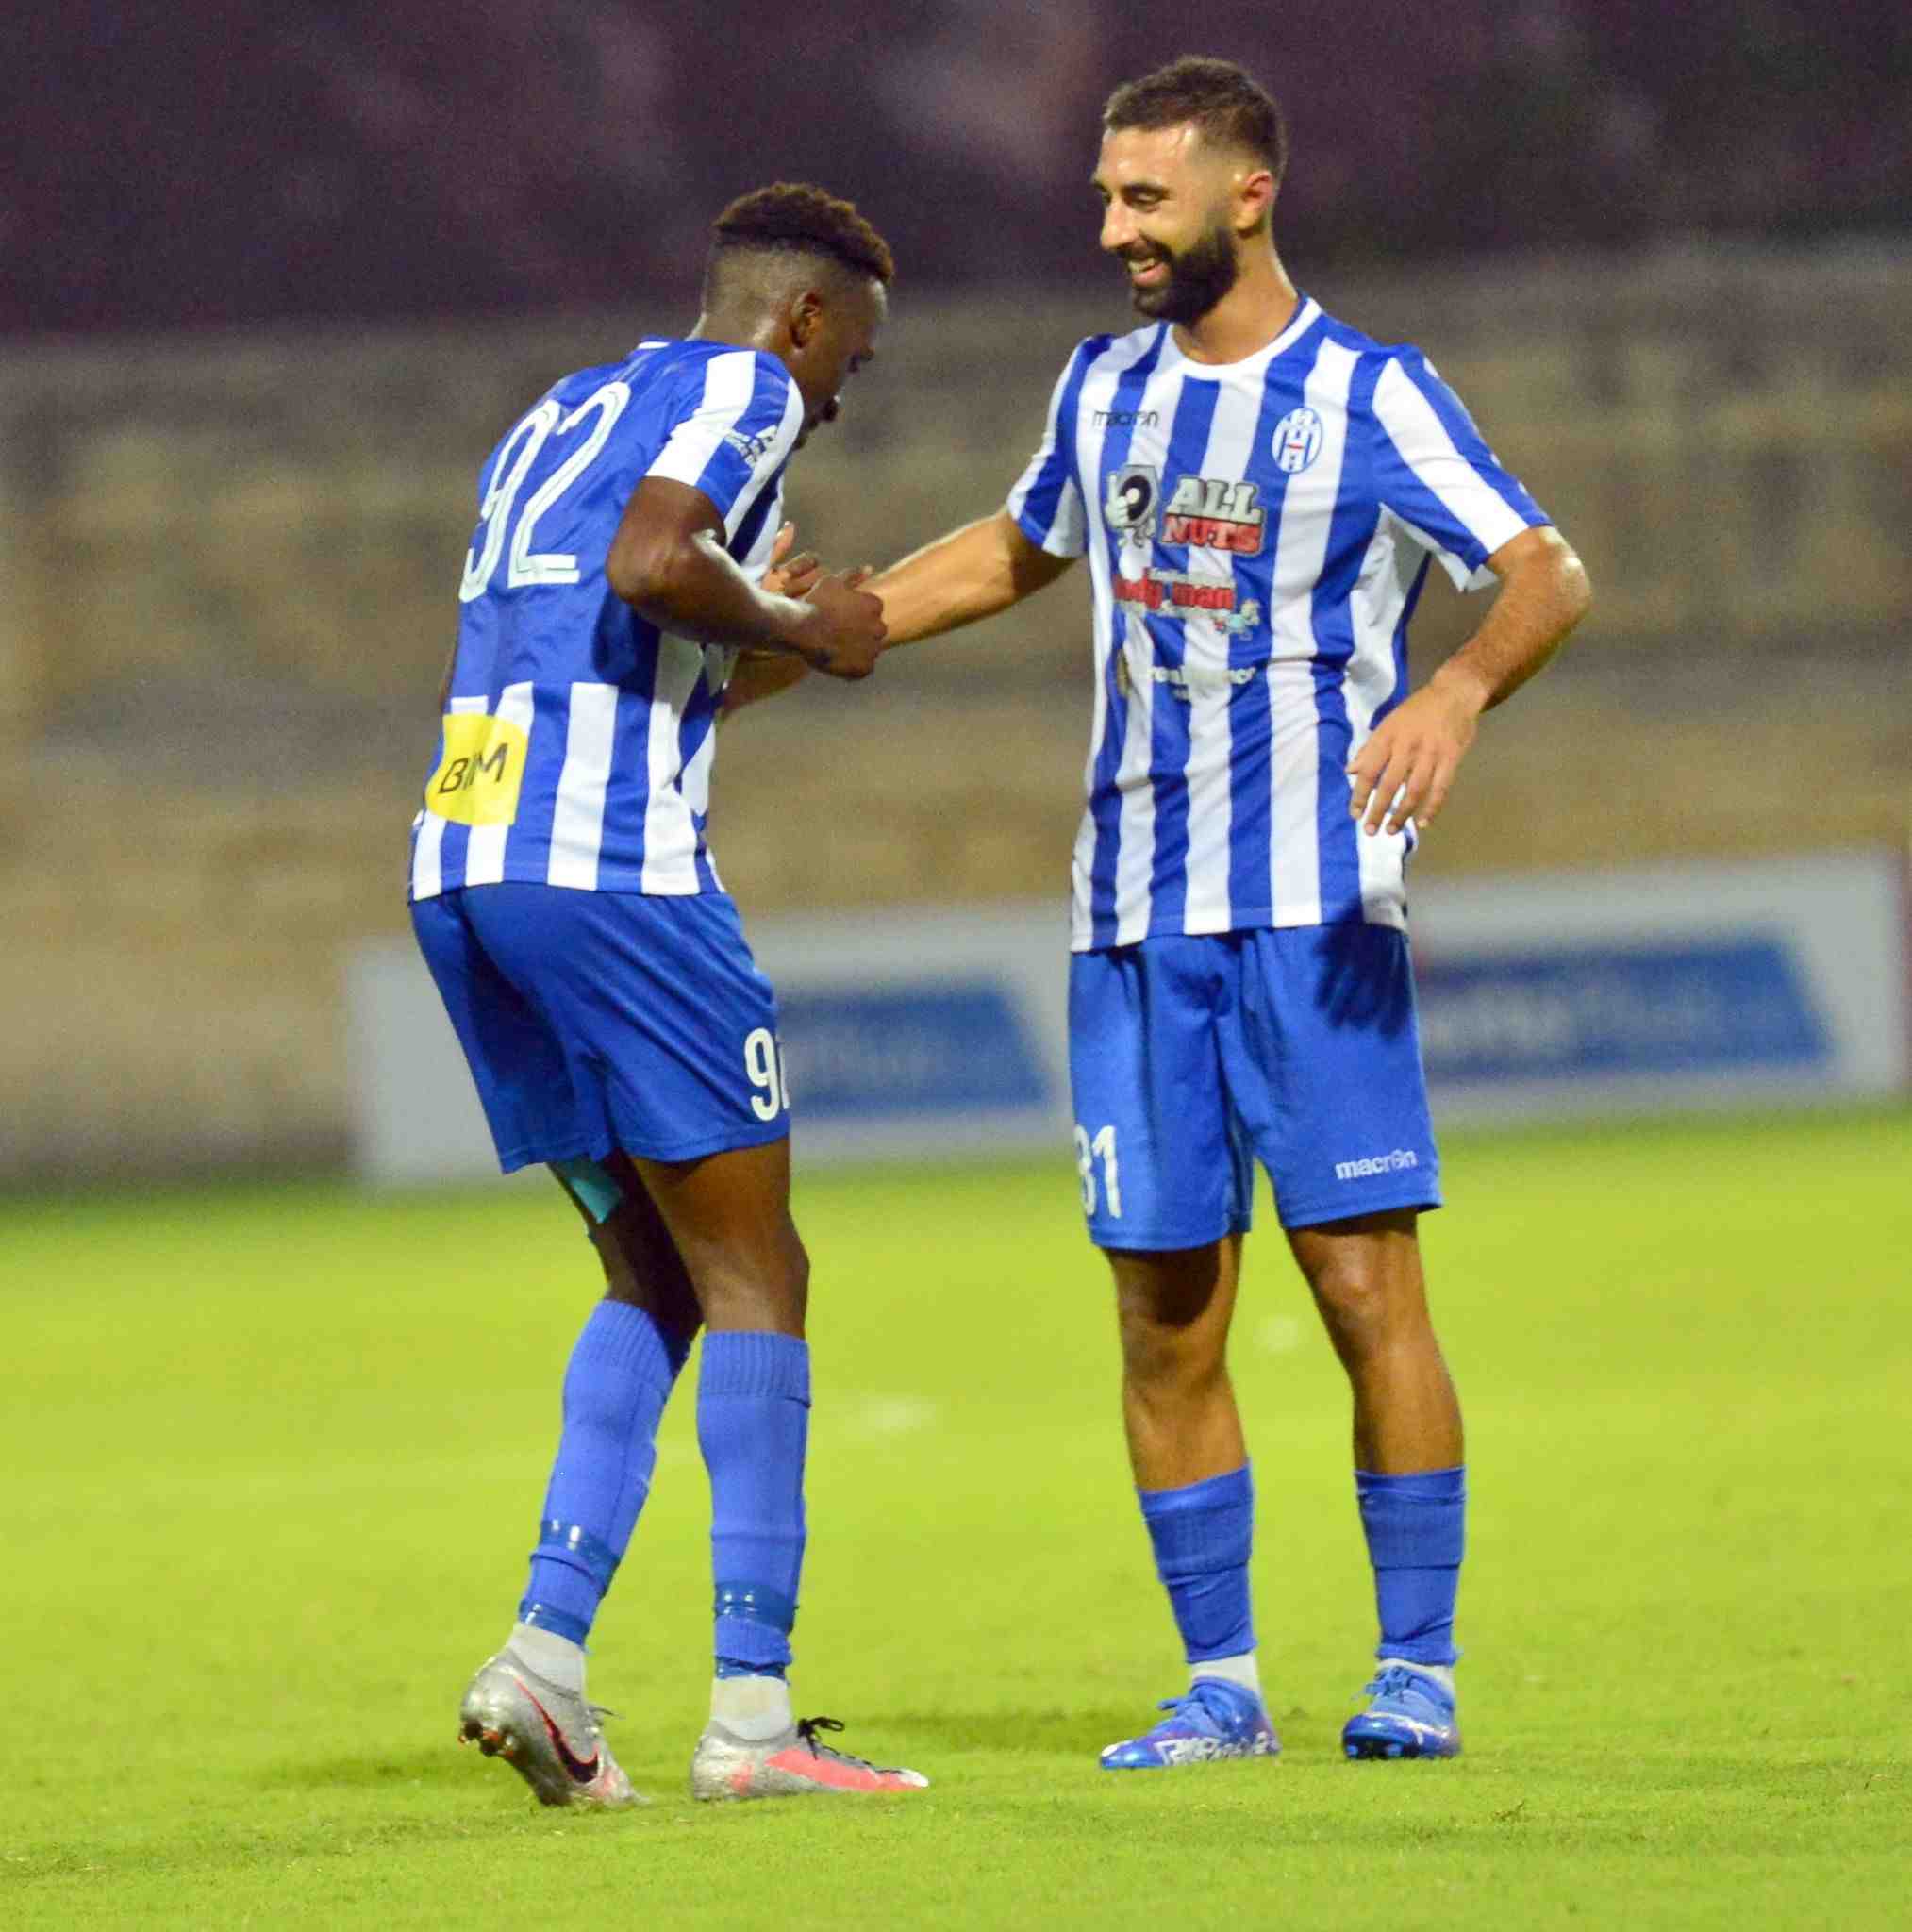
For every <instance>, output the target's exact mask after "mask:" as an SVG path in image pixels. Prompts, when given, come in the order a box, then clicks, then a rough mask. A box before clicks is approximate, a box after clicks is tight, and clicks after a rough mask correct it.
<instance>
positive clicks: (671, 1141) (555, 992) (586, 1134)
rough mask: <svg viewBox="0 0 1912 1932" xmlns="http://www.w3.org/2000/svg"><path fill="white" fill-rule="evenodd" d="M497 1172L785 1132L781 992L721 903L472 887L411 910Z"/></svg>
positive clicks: (692, 1155) (689, 1153) (679, 1155)
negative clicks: (494, 1150) (466, 1066)
mask: <svg viewBox="0 0 1912 1932" xmlns="http://www.w3.org/2000/svg"><path fill="white" fill-rule="evenodd" d="M411 920H412V929H413V930H414V931H415V932H416V933H417V934H418V943H419V948H420V950H421V951H422V952H423V953H424V959H425V964H426V965H427V966H429V967H430V968H431V975H432V977H433V979H435V980H436V981H437V982H438V989H439V992H440V994H441V996H442V998H443V1000H444V1003H445V1010H446V1012H447V1013H449V1014H450V1015H451V1022H452V1026H453V1028H454V1030H455V1031H456V1032H457V1036H458V1043H459V1044H460V1045H461V1046H462V1047H463V1048H464V1050H465V1058H466V1059H467V1060H468V1061H470V1063H471V1068H472V1078H473V1079H474V1081H476V1082H477V1087H478V1098H479V1099H480V1100H481V1101H482V1102H483V1103H484V1108H485V1118H486V1119H487V1120H488V1121H489V1122H490V1127H491V1138H492V1140H493V1141H496V1143H497V1147H498V1162H499V1165H500V1166H501V1167H503V1168H504V1169H505V1171H506V1172H507V1173H509V1172H510V1171H511V1169H513V1168H517V1167H526V1166H529V1165H530V1164H531V1163H532V1162H533V1161H538V1160H546V1161H558V1160H576V1159H581V1158H589V1159H592V1160H602V1159H604V1158H606V1156H607V1155H609V1154H610V1153H612V1152H613V1151H616V1150H622V1151H623V1152H624V1153H626V1154H641V1155H644V1156H646V1157H647V1158H650V1159H652V1160H695V1159H698V1158H701V1157H702V1156H704V1155H707V1154H716V1153H720V1152H722V1151H723V1149H725V1148H731V1147H756V1146H760V1145H761V1144H762V1143H763V1142H765V1141H776V1140H781V1139H782V1138H783V1136H784V1135H785V1134H787V1133H788V1132H789V1131H790V1109H789V1104H788V1101H787V1099H786V1096H785V1091H784V1076H783V1053H782V1049H781V1046H780V1044H779V1042H778V1040H777V1016H776V996H775V995H774V994H773V992H772V991H771V988H770V982H769V980H767V979H766V978H765V977H764V976H763V974H761V973H759V972H758V971H757V970H756V961H755V960H754V959H753V958H751V956H750V947H749V945H748V944H747V943H746V942H745V941H744V937H743V926H742V924H741V922H740V920H739V919H738V916H737V907H736V905H735V904H734V903H733V902H732V901H731V900H730V899H729V898H728V897H727V896H726V895H724V894H723V893H711V892H705V893H699V894H696V895H695V896H684V897H665V896H662V895H660V894H647V893H641V892H581V891H574V890H572V889H571V888H569V887H565V886H544V885H532V884H521V883H515V882H512V881H509V880H507V881H506V882H505V883H503V884H500V885H491V886H471V887H466V888H464V889H463V890H460V891H451V892H445V893H442V894H441V895H440V896H439V897H438V898H435V899H420V900H416V901H414V902H413V905H412V908H411Z"/></svg>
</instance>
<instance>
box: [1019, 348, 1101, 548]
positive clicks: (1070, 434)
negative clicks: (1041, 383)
mask: <svg viewBox="0 0 1912 1932" xmlns="http://www.w3.org/2000/svg"><path fill="white" fill-rule="evenodd" d="M1092 346H1093V345H1092V343H1091V342H1085V343H1083V344H1082V346H1081V347H1080V348H1078V349H1077V350H1076V352H1075V354H1074V355H1073V356H1072V357H1071V358H1069V363H1068V366H1067V367H1066V368H1065V369H1064V370H1063V372H1062V374H1061V375H1060V376H1058V377H1057V378H1056V389H1055V391H1054V393H1053V394H1052V395H1051V396H1050V398H1049V421H1048V425H1047V426H1046V428H1045V429H1044V431H1043V434H1042V446H1041V448H1040V449H1039V450H1038V451H1037V452H1036V454H1035V455H1034V456H1033V457H1031V458H1029V466H1028V468H1027V469H1025V470H1024V471H1023V475H1022V476H1021V477H1020V478H1019V479H1018V481H1017V484H1016V487H1015V488H1014V489H1013V490H1012V491H1010V492H1009V501H1008V504H1007V509H1008V512H1009V515H1010V517H1011V518H1012V519H1013V520H1014V522H1015V524H1016V526H1017V528H1018V529H1020V530H1021V531H1022V533H1023V536H1025V537H1026V538H1028V540H1029V541H1030V542H1032V543H1035V544H1038V545H1039V546H1040V547H1041V548H1042V549H1044V550H1046V551H1047V552H1048V553H1049V554H1050V556H1051V557H1080V556H1081V555H1082V554H1083V552H1084V551H1086V550H1087V549H1088V548H1089V522H1088V518H1087V516H1086V515H1085V513H1084V509H1083V501H1082V483H1081V479H1080V477H1079V476H1078V475H1077V474H1076V465H1075V420H1076V410H1077V406H1078V405H1079V403H1080V401H1081V398H1082V376H1083V372H1084V371H1085V370H1086V369H1087V368H1088V366H1089V351H1090V348H1091V347H1092Z"/></svg>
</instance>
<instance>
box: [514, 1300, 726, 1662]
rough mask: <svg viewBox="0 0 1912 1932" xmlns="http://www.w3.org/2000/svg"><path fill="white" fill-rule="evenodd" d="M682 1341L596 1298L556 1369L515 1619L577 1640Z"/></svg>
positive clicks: (599, 1591)
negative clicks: (551, 1431)
mask: <svg viewBox="0 0 1912 1932" xmlns="http://www.w3.org/2000/svg"><path fill="white" fill-rule="evenodd" d="M688 1353H689V1344H688V1343H687V1342H685V1341H683V1339H682V1338H681V1337H677V1336H673V1335H667V1334H666V1333H665V1332H664V1330H663V1329H661V1328H659V1327H658V1326H657V1323H656V1322H654V1321H653V1320H652V1319H651V1317H650V1316H649V1315H647V1314H646V1313H645V1312H644V1311H643V1309H641V1308H634V1307H631V1305H630V1304H629V1303H628V1302H614V1301H601V1302H599V1303H598V1305H597V1307H594V1308H593V1309H592V1310H591V1311H590V1320H589V1321H588V1322H586V1324H584V1332H583V1334H581V1335H580V1336H579V1337H578V1338H577V1345H576V1347H574V1349H573V1350H572V1352H571V1365H570V1366H569V1367H568V1368H567V1369H566V1370H565V1373H564V1431H563V1434H562V1435H561V1436H560V1437H559V1438H558V1443H557V1461H556V1462H555V1463H554V1464H553V1465H552V1469H551V1484H550V1487H549V1488H548V1489H547V1490H546V1491H545V1492H544V1518H543V1521H542V1522H541V1523H540V1525H539V1538H538V1547H537V1548H536V1549H535V1550H533V1551H532V1553H531V1580H530V1582H529V1583H528V1584H527V1585H526V1586H525V1590H524V1602H523V1603H521V1604H520V1605H519V1606H518V1621H519V1622H520V1623H522V1624H536V1625H538V1626H539V1627H540V1628H541V1629H545V1630H552V1631H555V1632H556V1633H557V1635H558V1636H560V1637H568V1638H570V1640H571V1641H573V1642H574V1643H582V1642H583V1641H585V1639H586V1638H587V1637H589V1636H590V1626H591V1621H592V1619H593V1618H594V1617H596V1615H597V1607H598V1604H599V1602H600V1600H601V1599H602V1598H603V1596H604V1593H605V1591H607V1590H608V1589H609V1588H610V1580H611V1577H612V1575H613V1574H615V1573H616V1570H617V1567H618V1564H619V1562H620V1560H621V1559H622V1558H623V1554H624V1549H625V1547H626V1545H627V1544H628V1543H629V1542H630V1540H631V1531H632V1530H633V1529H634V1528H636V1526H637V1521H638V1512H639V1510H640V1509H641V1508H642V1507H644V1498H645V1497H646V1496H647V1495H648V1494H649V1493H650V1489H651V1472H652V1470H653V1469H654V1468H655V1467H656V1466H657V1420H658V1418H659V1417H660V1416H661V1415H662V1414H663V1413H664V1404H665V1403H666V1402H667V1401H668V1400H669V1399H670V1394H671V1386H672V1384H673V1382H675V1381H676V1379H677V1371H678V1370H679V1369H681V1368H682V1367H683V1366H684V1357H685V1356H686V1355H687V1354H688Z"/></svg>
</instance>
